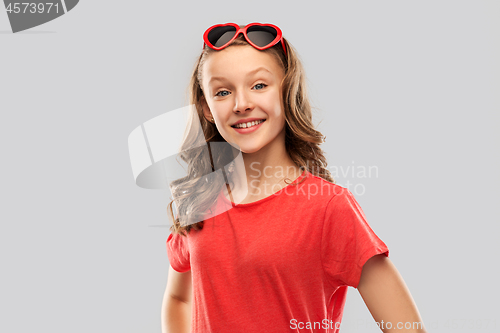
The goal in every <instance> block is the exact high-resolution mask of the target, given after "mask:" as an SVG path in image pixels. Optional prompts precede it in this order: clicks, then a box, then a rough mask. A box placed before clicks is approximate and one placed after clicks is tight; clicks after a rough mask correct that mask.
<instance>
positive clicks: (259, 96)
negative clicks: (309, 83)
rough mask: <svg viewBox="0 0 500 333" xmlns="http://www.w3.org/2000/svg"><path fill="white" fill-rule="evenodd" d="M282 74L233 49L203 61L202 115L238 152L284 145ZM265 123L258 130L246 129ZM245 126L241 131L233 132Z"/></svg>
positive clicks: (262, 59)
mask: <svg viewBox="0 0 500 333" xmlns="http://www.w3.org/2000/svg"><path fill="white" fill-rule="evenodd" d="M284 75H285V73H284V70H283V68H282V67H281V66H280V65H279V64H278V62H277V60H276V59H275V58H274V56H273V55H271V54H268V53H266V52H262V51H259V50H257V49H255V48H253V47H252V46H250V45H234V46H230V47H227V48H225V49H223V50H221V51H217V52H213V53H212V54H210V56H208V58H207V60H206V61H205V63H204V65H203V68H202V85H203V86H202V88H203V92H204V97H205V100H206V102H205V101H202V105H203V113H204V115H205V117H206V118H207V119H211V118H212V116H213V118H214V121H215V124H216V126H217V129H218V130H219V133H220V134H221V135H222V137H223V138H224V139H225V140H226V141H227V142H229V143H235V144H236V145H237V146H238V147H239V148H240V149H241V151H242V152H244V153H254V152H257V151H259V150H260V149H261V148H262V147H265V146H267V145H269V144H272V145H283V146H284V143H285V116H284V111H283V103H282V95H281V81H282V79H283V77H284ZM253 120H258V121H261V120H264V122H262V123H261V124H257V125H254V124H248V122H249V121H250V122H251V121H253ZM241 121H244V123H246V125H244V126H246V128H241V129H238V128H235V126H234V125H235V124H236V123H238V122H241Z"/></svg>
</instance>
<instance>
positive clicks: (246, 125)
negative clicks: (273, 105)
mask: <svg viewBox="0 0 500 333" xmlns="http://www.w3.org/2000/svg"><path fill="white" fill-rule="evenodd" d="M263 121H264V119H262V120H254V121H250V122H248V123H241V124H238V125H236V126H234V127H236V128H247V127H252V126H255V125H258V124H260V123H261V122H263Z"/></svg>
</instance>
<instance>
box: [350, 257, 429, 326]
mask: <svg viewBox="0 0 500 333" xmlns="http://www.w3.org/2000/svg"><path fill="white" fill-rule="evenodd" d="M357 289H358V291H359V293H360V294H361V297H362V298H363V301H364V302H365V304H366V306H367V307H368V310H369V311H370V313H371V314H372V316H373V319H375V321H376V322H377V323H378V324H379V327H380V329H381V330H382V331H383V332H384V333H386V332H393V333H396V332H397V333H403V332H405V333H410V332H415V333H417V332H418V333H427V331H426V330H425V327H424V326H423V321H422V318H421V317H420V314H419V312H418V309H417V306H416V305H415V302H414V301H413V298H412V296H411V294H410V291H409V290H408V287H407V286H406V284H405V282H404V280H403V278H402V277H401V275H400V274H399V272H398V270H397V269H396V267H395V266H394V264H393V263H392V261H391V260H390V259H389V258H388V257H386V256H385V255H383V254H380V255H375V256H373V257H372V258H370V259H369V260H368V261H367V262H366V263H365V264H364V266H363V270H362V272H361V278H360V281H359V284H358V287H357ZM387 322H390V323H391V324H392V329H388V328H387V327H386V325H385V324H386V323H387ZM398 322H401V324H399V325H400V327H396V325H397V324H398ZM382 323H383V324H382ZM407 323H411V324H412V325H411V326H412V327H411V328H408V327H409V326H410V324H407ZM414 323H415V324H414ZM417 323H418V324H417ZM405 324H406V325H407V327H406V328H405V327H404V325H405Z"/></svg>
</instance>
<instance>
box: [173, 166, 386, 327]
mask: <svg viewBox="0 0 500 333" xmlns="http://www.w3.org/2000/svg"><path fill="white" fill-rule="evenodd" d="M302 177H305V178H306V179H305V180H304V181H303V182H302V183H300V184H298V185H296V186H293V185H291V184H290V185H288V186H286V187H285V188H283V189H282V190H281V191H279V192H277V193H275V194H273V195H271V196H268V197H266V198H264V199H261V200H258V201H256V202H251V203H247V204H238V205H236V204H234V203H232V202H231V201H229V200H228V199H227V198H226V196H225V194H224V192H223V191H221V194H220V196H219V199H218V200H217V203H216V206H217V208H218V209H221V210H220V211H222V212H223V213H221V214H219V215H217V216H215V217H212V218H209V219H206V220H205V222H204V226H203V229H202V230H191V231H190V233H189V234H188V236H187V238H186V237H184V236H181V235H179V234H170V235H169V236H168V238H167V241H166V243H167V252H168V258H169V261H170V265H171V266H172V268H173V269H175V270H176V271H178V272H181V273H182V272H186V271H188V270H191V274H192V283H193V303H192V322H191V327H192V330H191V332H192V333H209V332H214V333H225V332H231V333H240V332H241V333H243V332H244V333H261V332H273V333H281V332H283V333H291V332H329V333H330V332H331V333H337V332H338V331H339V330H338V328H339V326H340V322H341V320H342V315H343V309H344V304H345V300H346V292H347V289H348V286H351V287H354V288H357V286H358V283H359V280H360V277H361V270H362V268H363V265H364V263H365V262H366V261H367V260H368V259H369V258H371V257H372V256H374V255H376V254H380V253H383V254H385V255H386V256H389V249H388V247H387V246H386V244H385V243H384V242H383V241H382V240H381V239H380V238H379V237H378V236H377V235H376V234H375V233H374V232H373V230H372V229H371V227H370V226H369V224H368V222H367V221H366V217H365V215H364V213H363V211H362V210H361V207H360V206H359V204H358V202H357V201H356V199H355V198H354V196H353V194H352V193H351V192H350V191H349V190H348V189H346V188H344V187H342V186H340V185H336V184H333V183H330V182H328V181H326V180H324V179H322V178H320V177H317V176H314V175H313V174H311V173H310V172H308V171H305V172H304V173H303V174H302V175H301V177H299V178H298V179H296V180H295V181H294V183H298V182H299V181H300V180H301V179H302ZM228 207H229V208H230V209H228ZM217 208H216V209H217Z"/></svg>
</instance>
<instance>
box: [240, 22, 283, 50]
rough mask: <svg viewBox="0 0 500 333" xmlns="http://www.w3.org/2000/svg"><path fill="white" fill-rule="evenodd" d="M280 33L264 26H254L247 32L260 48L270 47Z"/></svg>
mask: <svg viewBox="0 0 500 333" xmlns="http://www.w3.org/2000/svg"><path fill="white" fill-rule="evenodd" d="M277 35H278V32H277V31H276V30H275V29H274V28H271V27H262V26H258V25H256V26H252V27H250V28H248V30H247V36H248V38H249V39H250V40H251V41H252V43H254V44H255V45H257V46H259V47H264V46H266V45H269V44H270V43H271V42H272V41H273V40H274V39H276V36H277Z"/></svg>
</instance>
